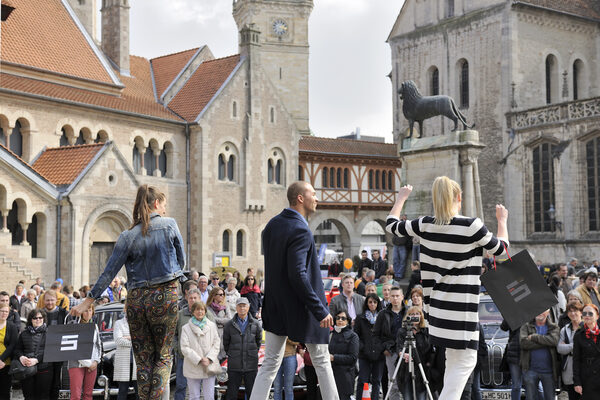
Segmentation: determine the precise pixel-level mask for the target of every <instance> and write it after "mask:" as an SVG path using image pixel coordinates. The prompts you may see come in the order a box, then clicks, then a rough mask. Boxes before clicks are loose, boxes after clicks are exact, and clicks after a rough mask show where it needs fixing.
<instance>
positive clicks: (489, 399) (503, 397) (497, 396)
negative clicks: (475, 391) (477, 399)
mask: <svg viewBox="0 0 600 400" xmlns="http://www.w3.org/2000/svg"><path fill="white" fill-rule="evenodd" d="M481 399H482V400H510V390H508V391H506V392H488V391H485V390H482V391H481Z"/></svg>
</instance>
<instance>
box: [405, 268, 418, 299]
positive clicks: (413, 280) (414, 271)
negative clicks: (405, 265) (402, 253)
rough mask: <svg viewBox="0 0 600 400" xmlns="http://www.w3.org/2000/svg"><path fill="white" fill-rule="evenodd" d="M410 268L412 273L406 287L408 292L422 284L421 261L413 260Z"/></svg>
mask: <svg viewBox="0 0 600 400" xmlns="http://www.w3.org/2000/svg"><path fill="white" fill-rule="evenodd" d="M410 270H411V274H410V278H409V279H408V287H407V288H406V292H407V293H411V291H412V289H413V288H414V287H415V286H417V285H419V286H421V263H420V262H419V261H413V262H411V263H410Z"/></svg>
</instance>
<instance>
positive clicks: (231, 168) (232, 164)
mask: <svg viewBox="0 0 600 400" xmlns="http://www.w3.org/2000/svg"><path fill="white" fill-rule="evenodd" d="M234 168H235V156H234V155H233V154H232V155H230V156H229V160H227V179H228V180H230V181H232V182H233V178H234V174H233V171H234Z"/></svg>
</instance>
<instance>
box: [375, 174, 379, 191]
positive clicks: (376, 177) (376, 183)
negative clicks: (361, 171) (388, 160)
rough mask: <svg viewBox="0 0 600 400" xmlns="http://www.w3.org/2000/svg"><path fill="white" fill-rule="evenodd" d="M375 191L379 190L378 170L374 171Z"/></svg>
mask: <svg viewBox="0 0 600 400" xmlns="http://www.w3.org/2000/svg"><path fill="white" fill-rule="evenodd" d="M375 189H379V170H377V171H375Z"/></svg>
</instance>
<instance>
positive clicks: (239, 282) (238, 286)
mask: <svg viewBox="0 0 600 400" xmlns="http://www.w3.org/2000/svg"><path fill="white" fill-rule="evenodd" d="M233 277H234V278H235V279H236V280H237V284H236V285H235V288H236V289H237V291H238V292H239V291H240V290H242V286H244V280H243V279H242V274H240V271H234V272H233Z"/></svg>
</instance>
